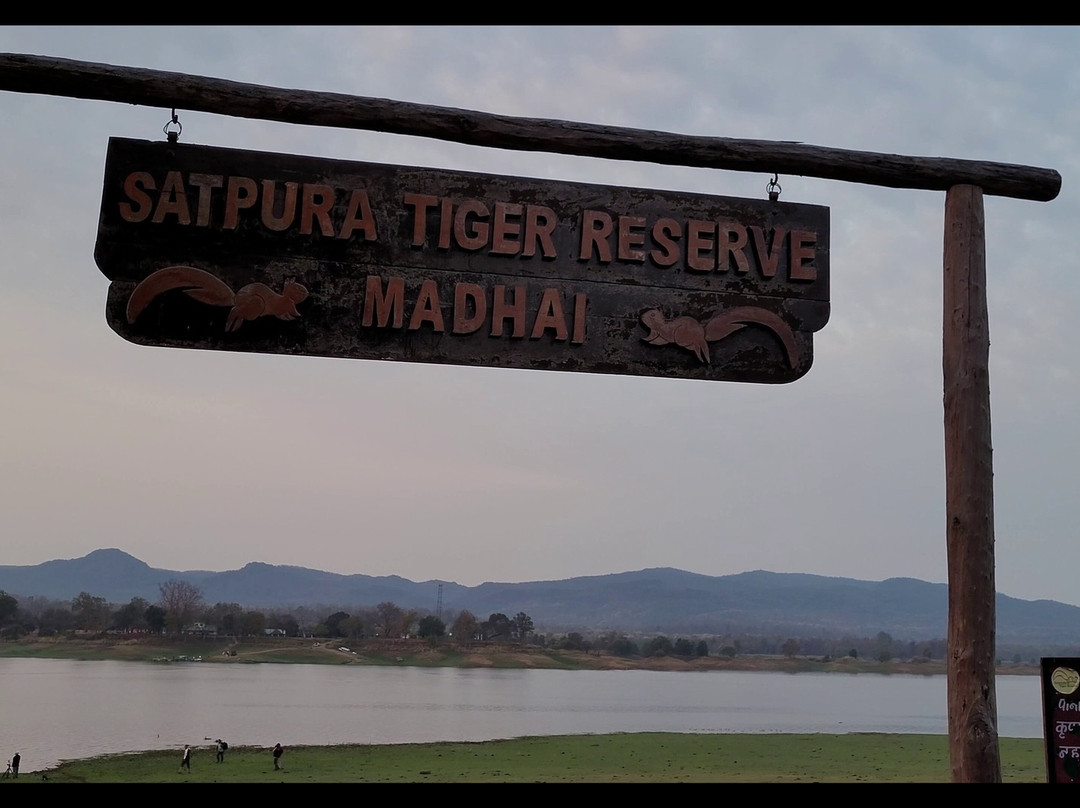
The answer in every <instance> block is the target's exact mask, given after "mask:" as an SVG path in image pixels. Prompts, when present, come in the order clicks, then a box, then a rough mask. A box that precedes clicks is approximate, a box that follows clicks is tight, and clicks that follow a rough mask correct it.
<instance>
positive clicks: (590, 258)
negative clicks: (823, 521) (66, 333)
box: [95, 138, 829, 382]
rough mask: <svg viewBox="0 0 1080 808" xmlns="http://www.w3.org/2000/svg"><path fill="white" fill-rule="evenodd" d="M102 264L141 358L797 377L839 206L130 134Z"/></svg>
mask: <svg viewBox="0 0 1080 808" xmlns="http://www.w3.org/2000/svg"><path fill="white" fill-rule="evenodd" d="M95 258H96V260H97V264H98V266H99V267H100V269H101V271H102V272H103V273H104V274H105V275H106V276H107V277H108V278H109V279H110V280H111V281H112V284H111V286H110V288H109V298H108V303H107V307H106V317H107V319H108V322H109V324H110V326H111V327H112V328H113V329H114V330H115V331H116V332H117V333H119V334H120V335H121V336H123V337H124V338H125V339H128V340H130V341H132V342H136V343H140V344H144V345H162V346H171V347H182V348H204V349H212V350H233V351H254V352H261V353H280V354H302V355H312V356H335V357H352V358H358V359H387V360H395V361H409V362H432V363H449V364H458V365H484V366H498V367H509V368H533V369H545V370H564V371H586V372H593V373H621V374H629V375H646V376H671V377H687V378H694V379H715V380H730V381H745V382H789V381H793V380H794V379H797V378H799V377H800V376H802V375H803V374H805V373H806V372H807V370H809V368H810V365H811V362H812V360H813V342H812V335H813V332H815V331H817V330H819V329H821V328H822V327H823V326H824V325H825V323H826V321H827V320H828V318H829V210H828V208H825V207H820V206H811V205H801V204H791V203H786V202H778V201H768V200H751V199H734V198H726V197H715V196H704V195H698V194H685V193H674V192H667V191H656V190H649V189H640V188H620V187H607V186H600V185H586V184H581V183H568V182H551V181H545V180H537V179H524V178H519V177H504V176H488V175H484V174H472V173H462V172H450V171H440V170H435V169H429V168H411V167H403V166H389V165H377V164H372V163H360V162H345V161H340V160H327V159H321V158H312V157H300V156H294V155H283V154H269V153H264V152H253V151H240V150H233V149H220V148H211V147H207V146H197V145H188V144H180V143H167V142H147V141H135V140H126V139H119V138H113V139H111V140H110V141H109V152H108V157H107V160H106V166H105V182H104V192H103V195H102V206H101V219H100V225H99V230H98V240H97V246H96V249H95Z"/></svg>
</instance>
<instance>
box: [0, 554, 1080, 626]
mask: <svg viewBox="0 0 1080 808" xmlns="http://www.w3.org/2000/svg"><path fill="white" fill-rule="evenodd" d="M170 578H176V579H178V580H183V581H188V582H190V583H192V584H194V585H195V586H197V587H199V589H200V590H201V591H202V593H203V599H204V600H205V601H206V602H207V603H209V604H213V603H217V602H219V601H223V602H236V603H240V604H242V605H244V606H248V607H251V608H263V609H266V608H285V607H294V606H328V605H333V606H341V607H344V608H348V607H366V606H374V605H375V604H377V603H381V602H383V601H392V602H394V603H396V604H398V605H399V606H402V607H405V608H415V609H418V610H421V611H434V609H435V606H436V602H437V598H438V588H439V585H440V584H441V585H442V603H443V612H444V613H446V614H455V613H456V612H458V611H459V610H461V609H469V610H470V611H471V612H473V613H474V614H476V615H478V616H480V617H486V616H487V615H489V614H492V613H493V612H503V613H504V614H508V615H513V614H516V613H517V612H521V611H523V612H526V613H527V614H528V615H529V616H530V617H532V619H533V621H534V622H535V624H536V626H537V628H538V629H540V630H545V631H572V630H600V629H614V630H621V631H644V632H653V631H655V632H667V633H672V632H683V633H708V634H725V633H750V634H783V635H789V636H801V637H807V636H836V637H839V636H843V635H853V636H873V635H875V634H877V632H879V631H886V632H888V633H889V634H892V635H893V636H894V637H897V638H907V639H933V638H940V637H944V636H945V634H946V622H947V611H948V588H947V587H946V585H945V584H933V583H928V582H926V581H919V580H916V579H913V578H890V579H888V580H886V581H859V580H855V579H852V578H831V577H827V576H821V575H806V574H800V573H777V572H766V571H764V570H757V571H755V572H744V573H739V574H738V575H723V576H708V575H698V574H696V573H692V572H684V571H682V570H676V569H669V568H657V569H647V570H639V571H637V572H623V573H616V574H612V575H594V576H586V577H579V578H567V579H565V580H561V581H531V582H527V583H484V584H480V585H479V586H472V587H469V586H462V585H461V584H456V583H453V582H450V581H423V582H419V583H418V582H415V581H410V580H408V579H405V578H401V577H399V576H396V575H390V576H381V577H377V576H371V575H340V574H337V573H332V572H321V571H318V570H311V569H306V568H304V567H291V566H274V565H271V564H262V563H258V562H252V563H250V564H247V565H245V566H244V567H243V568H241V569H238V570H228V571H226V572H210V571H205V570H188V571H174V570H162V569H155V568H153V567H150V566H148V565H147V564H145V563H144V562H142V561H140V560H138V559H137V558H134V557H132V556H130V555H128V554H127V553H125V552H123V551H121V550H115V549H112V550H95V551H94V552H92V553H90V554H89V555H87V556H84V557H83V558H75V559H67V560H57V561H46V562H45V563H43V564H37V565H33V566H0V589H2V590H4V591H6V592H8V593H10V594H13V595H15V596H16V597H19V596H23V597H25V596H30V595H38V596H43V597H48V598H54V599H58V600H70V599H72V598H74V597H75V596H76V595H78V594H79V593H80V592H89V593H91V594H93V595H96V596H99V597H104V598H105V599H106V600H108V601H109V602H111V603H127V602H128V601H129V600H131V598H133V597H142V598H146V599H147V600H149V601H151V602H153V601H156V600H157V599H158V597H159V591H158V587H159V585H160V584H161V583H163V582H164V581H167V580H169V579H170ZM997 612H998V634H997V636H998V642H999V643H1005V642H1010V643H1024V644H1031V645H1037V644H1056V645H1062V644H1065V645H1071V644H1080V608H1078V607H1076V606H1070V605H1067V604H1064V603H1058V602H1056V601H1050V600H1037V601H1025V600H1019V599H1017V598H1010V597H1008V596H1007V595H1001V594H999V595H998V598H997Z"/></svg>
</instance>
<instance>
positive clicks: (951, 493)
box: [942, 185, 1001, 783]
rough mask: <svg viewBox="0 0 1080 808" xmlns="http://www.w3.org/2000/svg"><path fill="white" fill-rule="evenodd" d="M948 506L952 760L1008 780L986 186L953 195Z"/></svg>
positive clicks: (946, 366) (973, 773) (961, 768)
mask: <svg viewBox="0 0 1080 808" xmlns="http://www.w3.org/2000/svg"><path fill="white" fill-rule="evenodd" d="M944 269H945V272H944V276H945V289H944V340H943V342H944V347H943V361H942V368H943V371H944V390H945V396H944V398H945V512H946V519H947V529H946V542H947V545H948V564H949V646H948V653H949V659H948V694H949V760H950V763H951V765H952V776H953V781H954V782H965V783H999V782H1001V759H1000V755H999V751H998V734H997V696H996V693H995V687H994V646H995V640H994V637H995V630H996V627H995V597H996V595H995V589H994V481H993V463H992V459H991V453H992V449H991V441H990V374H989V358H990V329H989V323H988V318H987V305H986V239H985V223H984V217H983V192H982V189H981V188H979V187H976V186H974V185H956V186H953V187H952V188H950V189H949V190H948V191H947V193H946V196H945V260H944Z"/></svg>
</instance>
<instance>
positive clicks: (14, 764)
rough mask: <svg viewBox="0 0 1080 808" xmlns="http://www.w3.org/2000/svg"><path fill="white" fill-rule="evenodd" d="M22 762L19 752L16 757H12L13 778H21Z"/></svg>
mask: <svg viewBox="0 0 1080 808" xmlns="http://www.w3.org/2000/svg"><path fill="white" fill-rule="evenodd" d="M21 760H22V756H21V755H20V754H19V753H18V752H16V753H15V754H14V755H12V756H11V776H12V777H16V778H17V777H18V776H19V761H21Z"/></svg>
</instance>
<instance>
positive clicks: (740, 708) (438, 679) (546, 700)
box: [0, 659, 1042, 772]
mask: <svg viewBox="0 0 1080 808" xmlns="http://www.w3.org/2000/svg"><path fill="white" fill-rule="evenodd" d="M997 695H998V728H999V730H998V731H999V734H1000V735H1001V736H1002V737H1016V738H1040V737H1042V716H1041V709H1042V708H1041V701H1040V686H1039V678H1038V677H1037V676H999V677H997ZM946 703H947V702H946V680H945V677H944V676H915V675H884V674H865V673H864V674H842V673H797V674H789V673H746V672H737V671H695V672H683V671H679V672H674V671H560V670H491V669H476V668H472V669H463V668H410V667H400V668H397V667H395V668H389V667H375V666H366V665H335V666H329V665H275V664H253V665H229V664H220V663H171V664H152V663H145V662H80V661H74V660H63V659H0V757H2V758H3V759H4V760H7V759H8V758H10V757H11V756H12V755H13V754H14V753H15V752H16V751H18V752H20V753H21V754H22V769H23V771H25V772H29V771H34V770H38V769H43V768H47V767H50V766H54V765H56V764H57V763H59V762H60V761H61V760H65V759H70V758H81V757H90V756H93V755H100V754H105V753H113V752H127V751H137V750H146V749H165V748H177V749H179V748H182V747H183V745H184V744H192V745H195V746H200V745H205V744H207V743H209V742H210V741H211V740H212V739H215V738H219V737H220V738H224V739H225V740H226V741H228V742H229V744H230V745H237V746H245V745H256V746H266V747H270V746H273V745H274V744H275V743H279V742H280V743H281V744H282V745H284V746H286V747H288V746H290V745H308V744H331V743H415V742H427V741H482V740H491V739H495V738H513V737H519V736H523V735H568V734H583V733H609V732H786V733H807V732H829V733H835V732H889V733H928V734H941V735H944V734H947V732H948V727H947V717H946V709H947V708H946ZM200 754H206V755H210V754H212V753H211V752H209V751H207V752H205V753H200Z"/></svg>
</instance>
